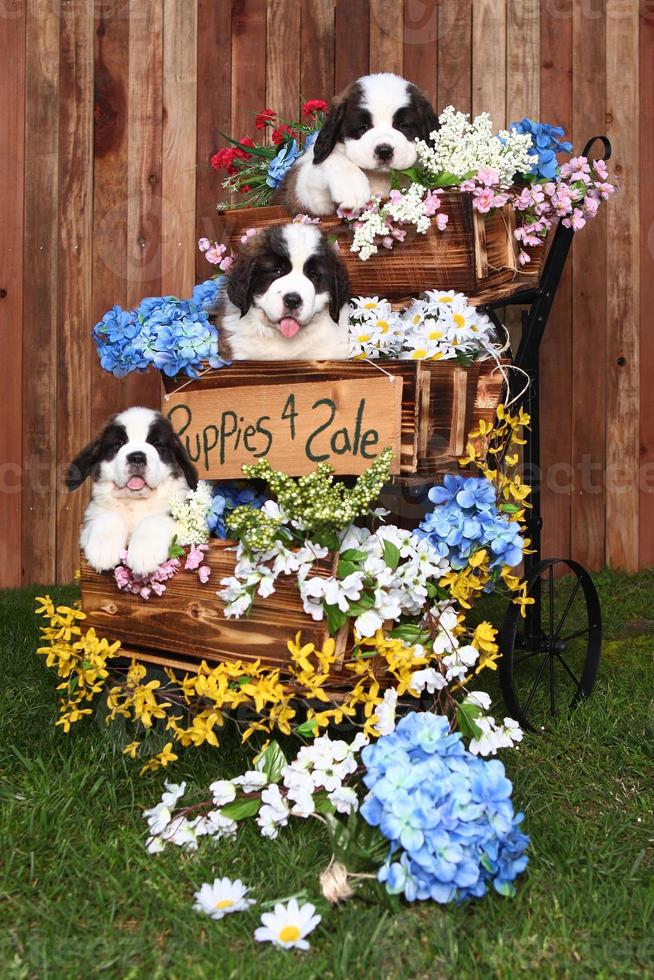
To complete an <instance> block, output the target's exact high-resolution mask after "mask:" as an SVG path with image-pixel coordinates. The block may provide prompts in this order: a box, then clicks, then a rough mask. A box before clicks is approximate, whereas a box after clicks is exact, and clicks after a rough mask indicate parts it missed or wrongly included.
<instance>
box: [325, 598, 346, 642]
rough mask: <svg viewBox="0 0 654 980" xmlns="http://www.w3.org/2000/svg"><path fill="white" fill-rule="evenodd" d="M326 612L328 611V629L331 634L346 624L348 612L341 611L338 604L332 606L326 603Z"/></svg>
mask: <svg viewBox="0 0 654 980" xmlns="http://www.w3.org/2000/svg"><path fill="white" fill-rule="evenodd" d="M325 612H326V613H327V629H328V630H329V634H330V636H331V635H332V634H333V633H338V631H339V630H340V628H341V626H345V624H346V623H347V620H348V614H347V613H344V612H341V610H340V609H339V608H338V606H330V605H329V603H325Z"/></svg>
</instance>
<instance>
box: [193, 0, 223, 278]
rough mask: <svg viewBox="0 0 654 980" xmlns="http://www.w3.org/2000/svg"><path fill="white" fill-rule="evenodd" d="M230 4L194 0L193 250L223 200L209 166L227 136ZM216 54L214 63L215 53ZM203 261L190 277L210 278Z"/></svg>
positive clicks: (199, 257)
mask: <svg viewBox="0 0 654 980" xmlns="http://www.w3.org/2000/svg"><path fill="white" fill-rule="evenodd" d="M231 8H232V3H231V0H198V44H197V66H198V86H197V106H196V116H197V125H196V130H197V132H196V165H197V172H196V205H195V208H196V219H195V243H194V244H195V245H196V246H197V240H198V239H199V238H202V237H204V238H211V239H213V237H214V232H215V228H214V225H215V217H216V204H217V202H218V201H224V200H226V199H227V197H228V195H227V192H226V191H224V190H223V188H222V187H221V182H220V178H219V177H218V174H217V173H216V171H215V170H213V168H212V167H211V164H210V160H211V157H212V156H213V154H214V153H215V152H216V150H217V149H218V147H219V146H220V145H223V143H224V140H222V139H221V137H220V134H221V133H229V132H231V128H232V125H231V114H232V94H231V85H232V82H231V77H232V45H231V40H232V22H231ZM217 51H220V53H221V56H220V58H217V57H216V52H217ZM210 272H211V270H210V267H209V265H208V263H207V261H206V259H205V258H204V255H203V254H202V253H201V252H200V251H199V250H196V253H195V275H196V280H198V281H202V280H203V279H207V278H208V277H209V275H210Z"/></svg>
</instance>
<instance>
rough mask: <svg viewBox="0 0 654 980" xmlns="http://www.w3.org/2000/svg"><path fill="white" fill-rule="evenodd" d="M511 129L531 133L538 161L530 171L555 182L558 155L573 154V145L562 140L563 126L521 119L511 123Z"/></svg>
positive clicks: (563, 134)
mask: <svg viewBox="0 0 654 980" xmlns="http://www.w3.org/2000/svg"><path fill="white" fill-rule="evenodd" d="M510 129H515V130H517V131H518V132H519V133H529V135H530V136H531V139H532V144H533V150H534V152H535V153H537V154H538V160H537V161H536V163H535V164H534V166H533V167H532V168H531V170H530V171H529V172H530V173H532V174H535V175H536V176H537V177H543V178H545V179H546V180H553V179H554V177H556V175H557V173H558V166H559V164H558V160H557V153H571V152H572V143H569V142H568V141H567V140H562V139H561V137H562V136H565V133H564V131H563V129H562V128H561V126H550V124H549V123H539V122H534V120H533V119H527V117H526V116H525V118H524V119H521V120H520V121H519V122H514V123H511V126H510Z"/></svg>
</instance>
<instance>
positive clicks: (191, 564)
mask: <svg viewBox="0 0 654 980" xmlns="http://www.w3.org/2000/svg"><path fill="white" fill-rule="evenodd" d="M206 550H207V545H206V544H200V545H197V547H195V548H191V550H190V551H189V553H188V555H187V556H186V561H185V563H184V568H186V569H187V570H188V571H190V572H194V571H195V570H196V568H199V567H200V565H201V564H202V562H203V561H204V554H205V551H206Z"/></svg>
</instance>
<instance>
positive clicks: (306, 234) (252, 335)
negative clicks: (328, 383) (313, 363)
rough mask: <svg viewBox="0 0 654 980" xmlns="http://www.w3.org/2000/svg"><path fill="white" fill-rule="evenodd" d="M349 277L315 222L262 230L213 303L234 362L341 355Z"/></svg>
mask: <svg viewBox="0 0 654 980" xmlns="http://www.w3.org/2000/svg"><path fill="white" fill-rule="evenodd" d="M349 299H350V282H349V279H348V275H347V271H346V269H345V266H344V264H343V262H342V260H341V259H340V258H339V257H338V254H337V252H336V250H335V247H334V246H333V245H332V243H331V242H329V241H328V240H327V238H326V237H325V236H324V235H323V234H322V233H321V231H320V230H319V228H317V227H316V225H313V224H299V223H293V224H287V225H275V226H270V227H267V228H264V229H262V230H261V231H259V232H258V233H257V234H256V235H254V236H253V237H252V238H250V240H249V241H248V242H247V244H246V245H245V246H244V247H243V248H242V249H241V250H240V252H239V255H238V258H237V259H236V262H235V263H234V265H233V266H232V269H231V271H230V273H229V276H228V278H227V283H226V286H225V288H224V289H223V290H222V293H221V297H220V299H219V302H218V307H217V310H216V311H215V312H216V314H217V322H218V326H219V328H220V353H221V356H222V357H226V358H228V359H231V360H246V361H293V360H296V361H297V360H345V359H346V358H347V356H348V302H349Z"/></svg>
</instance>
